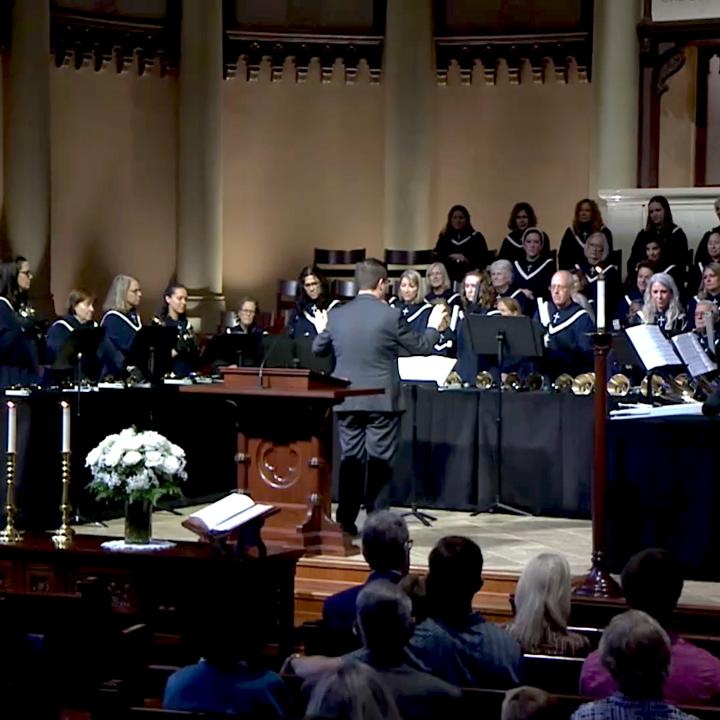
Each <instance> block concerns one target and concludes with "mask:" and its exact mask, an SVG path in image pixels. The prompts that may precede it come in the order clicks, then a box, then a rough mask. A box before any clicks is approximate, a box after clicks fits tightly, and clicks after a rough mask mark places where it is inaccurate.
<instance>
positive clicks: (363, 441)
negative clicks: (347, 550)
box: [313, 258, 448, 535]
mask: <svg viewBox="0 0 720 720" xmlns="http://www.w3.org/2000/svg"><path fill="white" fill-rule="evenodd" d="M386 283H387V269H386V268H385V266H384V265H383V263H381V262H380V261H379V260H375V259H373V258H369V259H367V260H364V261H363V262H360V263H358V264H357V266H356V268H355V284H356V287H357V289H358V295H357V297H356V298H354V299H353V300H352V301H351V302H349V303H347V305H343V306H341V307H338V308H335V309H334V310H333V312H332V315H331V316H330V318H329V322H328V317H327V315H325V316H324V323H326V327H325V329H324V330H322V331H321V332H320V334H319V335H318V336H317V337H316V338H315V340H314V341H313V352H314V353H315V354H316V355H327V354H328V353H329V352H330V351H331V350H333V351H334V353H335V358H336V364H335V375H337V376H338V377H344V378H347V379H348V380H350V381H351V383H352V387H353V388H382V389H383V390H384V391H385V392H384V393H383V394H382V395H365V396H358V397H349V398H347V399H346V400H345V401H344V402H343V403H342V404H341V405H339V406H338V407H337V408H336V411H337V419H338V430H339V437H340V448H341V451H342V458H341V462H340V486H339V497H338V510H337V521H338V522H339V523H340V524H341V525H342V527H343V529H344V530H345V531H346V532H348V533H350V534H351V535H356V534H357V527H356V525H355V520H356V519H357V515H358V512H359V511H360V505H361V503H362V502H363V499H364V502H365V508H366V510H367V511H368V513H370V512H372V511H373V510H374V509H375V505H376V500H377V497H378V494H379V492H380V491H381V490H382V488H383V487H384V486H385V485H387V484H388V483H389V482H390V480H391V479H392V465H393V461H394V459H395V455H396V454H397V448H398V442H399V434H400V414H401V413H402V410H403V407H402V404H401V395H400V376H399V375H398V368H397V358H398V356H399V355H400V354H401V353H402V354H404V355H430V354H431V353H432V349H433V345H434V344H435V343H436V342H437V341H438V338H439V337H440V332H442V331H443V330H444V329H445V328H446V327H447V322H448V315H447V309H446V307H445V306H443V305H436V306H435V307H434V308H433V310H432V312H431V313H430V317H429V318H428V323H427V330H425V332H424V334H423V335H417V334H415V333H414V332H413V331H412V330H411V329H410V326H409V325H408V324H407V323H406V322H404V320H403V318H402V317H401V316H400V313H399V312H398V311H397V310H395V309H393V308H391V307H390V306H389V305H388V304H387V303H386V302H385V285H386ZM366 476H367V487H365V478H366Z"/></svg>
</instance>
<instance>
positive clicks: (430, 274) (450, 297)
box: [425, 262, 460, 309]
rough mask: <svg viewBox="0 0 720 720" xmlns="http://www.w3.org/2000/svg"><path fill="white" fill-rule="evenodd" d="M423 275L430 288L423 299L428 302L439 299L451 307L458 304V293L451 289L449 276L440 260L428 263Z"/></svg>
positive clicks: (434, 301)
mask: <svg viewBox="0 0 720 720" xmlns="http://www.w3.org/2000/svg"><path fill="white" fill-rule="evenodd" d="M425 277H426V278H427V283H428V287H429V288H430V289H429V290H428V294H427V295H426V296H425V299H426V300H427V301H428V302H429V303H433V304H434V303H436V302H438V301H439V300H444V301H445V302H446V303H447V304H448V306H449V307H450V308H451V309H452V308H453V307H455V306H456V305H457V306H460V293H458V292H455V290H454V289H453V286H452V283H451V282H450V276H449V275H448V272H447V270H446V268H445V266H444V265H443V264H442V263H441V262H436V263H433V264H432V265H430V266H429V267H428V269H427V272H426V273H425Z"/></svg>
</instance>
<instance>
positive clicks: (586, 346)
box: [535, 270, 594, 380]
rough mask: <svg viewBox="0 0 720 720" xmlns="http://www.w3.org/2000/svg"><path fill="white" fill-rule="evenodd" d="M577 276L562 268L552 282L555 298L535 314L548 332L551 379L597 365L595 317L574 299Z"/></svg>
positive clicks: (552, 295) (547, 341)
mask: <svg viewBox="0 0 720 720" xmlns="http://www.w3.org/2000/svg"><path fill="white" fill-rule="evenodd" d="M572 286H573V279H572V276H571V274H570V273H569V272H568V271H567V270H560V271H559V272H556V273H555V274H554V275H553V276H552V280H551V282H550V295H551V298H552V299H551V301H550V302H548V303H546V304H543V305H541V306H540V307H539V308H538V312H537V314H536V315H535V318H536V319H537V320H539V322H540V324H541V325H542V326H543V327H544V328H545V330H546V332H547V338H546V344H547V354H546V357H545V361H546V362H545V372H546V373H547V374H548V375H549V377H550V379H551V380H554V379H555V378H556V377H557V376H558V375H560V374H562V373H570V374H571V375H573V376H575V375H579V374H580V373H584V372H590V371H591V370H592V369H593V350H592V343H591V341H590V333H592V332H593V331H594V325H593V321H592V319H591V318H590V316H589V315H588V313H587V311H586V310H583V308H581V307H580V306H579V305H578V304H577V303H576V302H573V299H572Z"/></svg>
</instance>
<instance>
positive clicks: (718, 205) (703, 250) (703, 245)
mask: <svg viewBox="0 0 720 720" xmlns="http://www.w3.org/2000/svg"><path fill="white" fill-rule="evenodd" d="M713 207H714V208H715V214H716V215H717V218H718V220H720V198H718V199H717V200H716V201H715V203H714V204H713ZM713 233H719V234H720V225H716V226H715V227H714V228H711V229H710V230H708V231H707V232H705V234H704V235H703V236H702V238H700V242H699V243H698V246H697V248H696V250H695V264H697V263H700V264H701V265H707V263H709V262H718V258H717V257H712V254H711V253H710V252H708V240H709V239H710V235H712V234H713Z"/></svg>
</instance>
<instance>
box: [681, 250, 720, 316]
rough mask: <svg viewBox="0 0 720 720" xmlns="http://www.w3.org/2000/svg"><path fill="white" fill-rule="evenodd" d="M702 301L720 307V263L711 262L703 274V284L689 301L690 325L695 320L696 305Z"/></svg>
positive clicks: (688, 314)
mask: <svg viewBox="0 0 720 720" xmlns="http://www.w3.org/2000/svg"><path fill="white" fill-rule="evenodd" d="M700 302H710V303H712V304H713V305H714V306H715V307H716V308H718V309H720V263H709V264H708V265H706V266H705V269H704V270H703V275H702V285H701V286H700V289H699V290H698V293H697V295H695V296H694V297H693V298H692V299H691V300H690V302H688V308H687V316H688V327H690V328H692V327H693V323H694V322H695V307H696V306H697V305H698V303H700Z"/></svg>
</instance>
